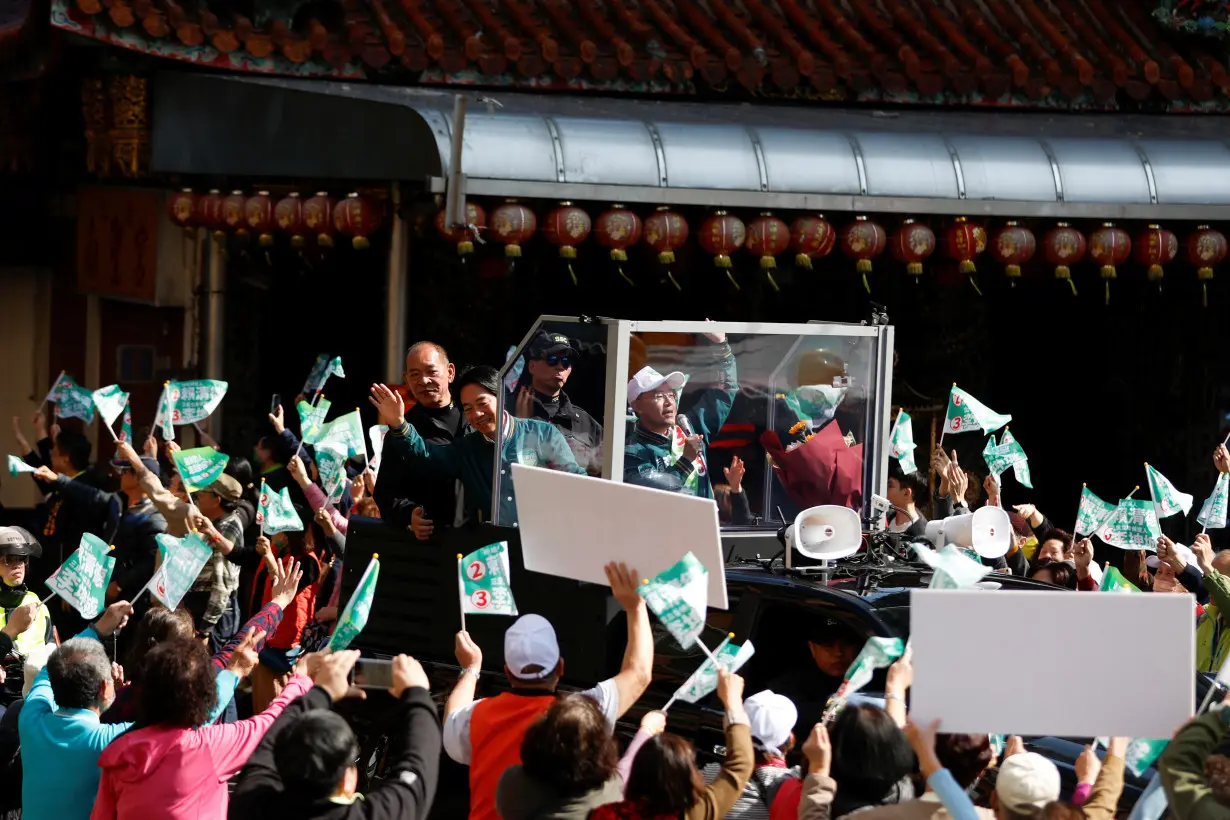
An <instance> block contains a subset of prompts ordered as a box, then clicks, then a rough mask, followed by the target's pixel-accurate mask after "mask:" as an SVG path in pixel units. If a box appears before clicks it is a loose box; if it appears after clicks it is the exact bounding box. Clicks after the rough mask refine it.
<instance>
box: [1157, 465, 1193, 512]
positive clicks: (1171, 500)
mask: <svg viewBox="0 0 1230 820" xmlns="http://www.w3.org/2000/svg"><path fill="white" fill-rule="evenodd" d="M1145 475H1146V476H1147V477H1148V479H1149V495H1150V496H1152V498H1153V506H1154V507H1155V508H1156V510H1157V517H1158V518H1169V517H1170V516H1172V515H1178V514H1179V513H1183V514H1184V515H1187V514H1188V513H1189V512H1191V509H1192V501H1193V500H1194V499H1193V498H1192V496H1190V495H1188V494H1187V493H1181V492H1179V490H1178V489H1177V488H1176V487H1175V486H1174V485H1173V484H1171V483H1170V480H1169V479H1167V478H1166V476H1164V475H1162V474H1161V473H1159V472H1158V471H1157V470H1155V469H1153V467H1152V466H1150V465H1149V463H1148V462H1145Z"/></svg>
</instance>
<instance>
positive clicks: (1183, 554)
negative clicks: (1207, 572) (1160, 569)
mask: <svg viewBox="0 0 1230 820" xmlns="http://www.w3.org/2000/svg"><path fill="white" fill-rule="evenodd" d="M1174 551H1175V552H1177V553H1178V554H1179V557H1180V558H1182V559H1183V562H1184V563H1186V564H1187V565H1188V566H1189V567H1191V568H1192V569H1194V570H1196V572H1199V573H1200V574H1201V575H1204V573H1203V572H1201V571H1200V562H1198V561H1197V560H1196V553H1194V552H1192V551H1191V550H1190V549H1188V548H1187V547H1186V546H1184V545H1183V544H1180V543H1179V542H1177V541H1176V542H1175V545H1174ZM1158 563H1159V559H1158V557H1157V553H1156V552H1151V553H1149V557H1148V558H1146V559H1145V566H1147V567H1148V568H1149V569H1157V565H1158Z"/></svg>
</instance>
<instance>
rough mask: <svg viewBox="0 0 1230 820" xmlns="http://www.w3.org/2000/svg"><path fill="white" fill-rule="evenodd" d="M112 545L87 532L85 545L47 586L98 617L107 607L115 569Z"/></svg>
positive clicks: (86, 614) (85, 614)
mask: <svg viewBox="0 0 1230 820" xmlns="http://www.w3.org/2000/svg"><path fill="white" fill-rule="evenodd" d="M110 552H111V547H110V546H108V545H107V542H106V541H104V540H102V539H101V538H99V537H98V536H97V535H91V534H90V533H86V534H85V535H83V536H81V544H80V545H79V546H78V547H77V549H76V550H74V551H73V553H72V555H70V556H68V559H67V560H66V561H65V562H64V563H63V564H61V565H60V568H59V569H57V570H56V571H55V572H54V573H52V575H51V577H50V578H48V579H47V588H48V589H50V590H51V591H52V592H54V593H55V594H56V595H59V596H60V597H61V598H63V599H64V600H65V601H68V603H69V605H70V606H71V607H72V608H73V609H75V610H77V611H78V612H80V613H81V617H82V618H87V619H88V618H96V617H98V616H99V615H100V614H101V613H102V611H103V609H105V608H106V606H107V585H108V584H110V583H111V573H112V572H113V571H114V570H115V559H114V558H112V557H111V555H110Z"/></svg>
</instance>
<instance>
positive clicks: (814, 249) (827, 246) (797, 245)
mask: <svg viewBox="0 0 1230 820" xmlns="http://www.w3.org/2000/svg"><path fill="white" fill-rule="evenodd" d="M836 242H837V232H836V231H834V230H833V226H832V225H831V224H829V222H828V220H826V219H825V218H824V215H823V214H816V215H815V216H800V217H799V218H798V219H796V220H795V221H794V224H793V225H791V226H790V244H791V246H793V247H794V264H796V265H798V266H799V267H801V268H806V269H807V270H811V269H812V268H811V263H812V260H813V259H822V258H823V257H825V256H828V255H829V253H830V252H831V251H832V250H833V245H834V244H836Z"/></svg>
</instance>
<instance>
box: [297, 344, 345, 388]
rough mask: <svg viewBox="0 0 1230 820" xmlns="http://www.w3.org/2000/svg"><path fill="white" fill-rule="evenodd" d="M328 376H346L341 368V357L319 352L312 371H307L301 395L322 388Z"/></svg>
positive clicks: (342, 377)
mask: <svg viewBox="0 0 1230 820" xmlns="http://www.w3.org/2000/svg"><path fill="white" fill-rule="evenodd" d="M330 376H337V377H338V378H339V379H344V378H346V373H345V371H343V370H342V357H341V356H333V357H330V356H329V354H328V353H321V354H320V355H319V356H317V357H316V362H315V363H314V364H313V365H312V372H310V373H308V377H307V381H306V382H304V383H303V395H305V396H306V395H309V394H311V393H315V392H316V391H317V390H322V389H324V386H325V382H327V381H328V380H329V377H330Z"/></svg>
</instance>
